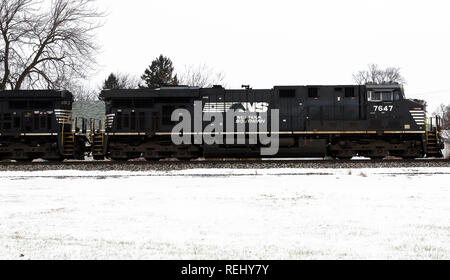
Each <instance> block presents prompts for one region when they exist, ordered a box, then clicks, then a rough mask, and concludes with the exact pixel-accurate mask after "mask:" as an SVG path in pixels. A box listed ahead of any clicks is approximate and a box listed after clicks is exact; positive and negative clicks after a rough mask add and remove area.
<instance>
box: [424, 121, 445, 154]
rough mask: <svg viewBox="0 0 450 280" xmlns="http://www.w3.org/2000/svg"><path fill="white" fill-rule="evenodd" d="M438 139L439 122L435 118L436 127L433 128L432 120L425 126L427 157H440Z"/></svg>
mask: <svg viewBox="0 0 450 280" xmlns="http://www.w3.org/2000/svg"><path fill="white" fill-rule="evenodd" d="M439 146H440V137H439V120H438V118H437V117H436V126H433V120H432V119H431V122H430V124H428V125H427V132H426V148H427V157H440V156H442V154H441V153H442V152H441V150H440V147H439Z"/></svg>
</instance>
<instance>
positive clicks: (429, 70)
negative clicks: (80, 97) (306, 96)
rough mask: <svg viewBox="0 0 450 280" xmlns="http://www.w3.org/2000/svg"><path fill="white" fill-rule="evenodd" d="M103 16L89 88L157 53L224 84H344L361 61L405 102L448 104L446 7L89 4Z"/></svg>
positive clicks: (107, 0) (160, 1) (346, 2)
mask: <svg viewBox="0 0 450 280" xmlns="http://www.w3.org/2000/svg"><path fill="white" fill-rule="evenodd" d="M97 5H99V6H100V7H101V8H104V9H106V10H107V11H108V13H109V15H108V16H107V18H106V24H105V25H104V26H103V27H102V28H101V29H100V30H99V33H100V34H99V40H100V42H101V44H102V46H103V49H102V53H101V54H100V56H99V63H100V70H99V72H98V73H97V74H96V75H94V76H93V77H92V79H91V81H90V83H91V85H99V84H100V83H101V81H102V80H104V79H105V77H106V76H107V75H108V74H109V73H111V72H124V73H130V74H133V75H136V76H138V75H140V74H142V72H143V71H144V69H145V68H146V67H147V66H148V65H149V64H150V62H151V61H152V60H153V59H154V58H155V57H157V56H158V55H159V54H164V55H166V56H168V57H170V58H171V59H172V61H173V62H174V65H175V68H176V70H178V71H181V70H182V69H183V68H184V65H188V64H203V63H205V64H207V65H209V66H211V67H213V68H214V69H215V70H218V71H223V72H224V73H225V75H226V79H225V80H226V83H227V85H228V87H231V88H240V86H241V85H242V84H250V85H251V86H252V87H254V88H271V87H273V86H274V85H304V84H349V83H353V81H352V74H353V73H355V72H357V71H358V70H360V69H364V68H366V66H367V64H369V63H377V64H380V65H381V66H397V67H400V68H401V70H402V73H403V76H404V77H405V78H406V80H407V85H406V90H407V92H406V93H407V95H408V96H409V97H414V98H422V99H426V100H427V101H428V102H429V103H430V107H431V108H430V110H434V109H433V108H434V107H437V106H438V104H439V103H441V102H445V103H448V104H450V84H449V80H450V79H449V78H450V73H449V65H450V16H449V12H450V9H449V8H450V2H449V1H437V0H428V1H411V0H410V1H399V0H397V1H395V0H390V1H386V0H377V1H364V0H340V1H332V0H315V1H283V0H278V1H261V0H260V1H244V0H240V1H238V0H227V1H214V0H189V1H186V0H185V1H182V0H150V1H149V0H145V1H144V0H127V1H124V0H120V1H119V0H113V1H112V0H99V1H98V3H97Z"/></svg>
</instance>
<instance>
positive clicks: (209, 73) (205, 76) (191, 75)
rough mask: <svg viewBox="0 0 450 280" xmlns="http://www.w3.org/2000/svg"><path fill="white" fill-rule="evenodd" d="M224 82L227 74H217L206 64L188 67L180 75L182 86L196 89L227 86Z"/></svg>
mask: <svg viewBox="0 0 450 280" xmlns="http://www.w3.org/2000/svg"><path fill="white" fill-rule="evenodd" d="M224 80H225V74H224V73H223V72H216V71H214V69H212V68H211V67H208V66H206V65H205V64H200V65H197V66H194V65H186V66H185V67H184V71H183V72H182V73H181V75H180V84H182V85H188V86H195V87H212V86H213V85H223V86H226V85H224Z"/></svg>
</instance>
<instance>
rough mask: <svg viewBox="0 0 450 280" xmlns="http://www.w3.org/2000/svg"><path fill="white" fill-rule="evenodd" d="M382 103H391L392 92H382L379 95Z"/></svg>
mask: <svg viewBox="0 0 450 280" xmlns="http://www.w3.org/2000/svg"><path fill="white" fill-rule="evenodd" d="M381 95H382V98H383V101H392V99H393V98H392V92H390V91H389V92H382V93H381Z"/></svg>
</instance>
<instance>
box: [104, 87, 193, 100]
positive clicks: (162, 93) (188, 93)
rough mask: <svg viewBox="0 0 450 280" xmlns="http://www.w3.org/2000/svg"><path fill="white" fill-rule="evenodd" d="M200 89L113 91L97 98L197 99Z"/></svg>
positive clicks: (105, 91) (106, 91) (175, 88)
mask: <svg viewBox="0 0 450 280" xmlns="http://www.w3.org/2000/svg"><path fill="white" fill-rule="evenodd" d="M199 94H200V89H199V88H197V87H168V88H160V89H149V88H140V89H113V90H102V92H101V93H100V96H99V98H100V99H101V100H104V99H105V98H111V97H116V98H120V97H167V96H170V97H198V96H199Z"/></svg>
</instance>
